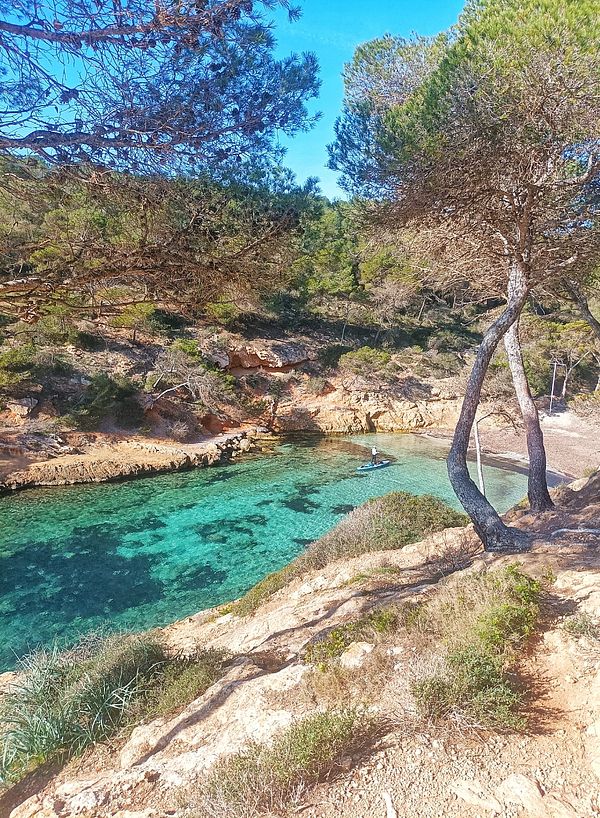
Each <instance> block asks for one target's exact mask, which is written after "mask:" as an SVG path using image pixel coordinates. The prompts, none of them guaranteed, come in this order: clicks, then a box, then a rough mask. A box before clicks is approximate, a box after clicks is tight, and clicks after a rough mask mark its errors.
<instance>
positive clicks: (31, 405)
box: [6, 397, 39, 418]
mask: <svg viewBox="0 0 600 818" xmlns="http://www.w3.org/2000/svg"><path fill="white" fill-rule="evenodd" d="M38 403H39V401H38V399H37V398H31V397H29V398H20V399H19V400H16V399H15V400H10V401H7V403H6V408H7V409H8V410H9V412H12V414H13V415H16V416H17V417H18V418H28V417H29V416H30V415H31V413H32V412H33V410H34V409H35V407H36V406H37V405H38Z"/></svg>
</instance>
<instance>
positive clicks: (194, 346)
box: [172, 338, 201, 359]
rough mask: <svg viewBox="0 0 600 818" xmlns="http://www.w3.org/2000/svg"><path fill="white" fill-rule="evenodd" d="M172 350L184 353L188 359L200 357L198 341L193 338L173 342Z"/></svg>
mask: <svg viewBox="0 0 600 818" xmlns="http://www.w3.org/2000/svg"><path fill="white" fill-rule="evenodd" d="M172 348H173V349H178V350H179V351H180V352H184V353H185V354H186V355H187V356H188V357H189V358H194V359H198V358H200V357H201V352H200V347H199V346H198V341H195V340H194V339H193V338H178V339H177V340H176V341H173V344H172Z"/></svg>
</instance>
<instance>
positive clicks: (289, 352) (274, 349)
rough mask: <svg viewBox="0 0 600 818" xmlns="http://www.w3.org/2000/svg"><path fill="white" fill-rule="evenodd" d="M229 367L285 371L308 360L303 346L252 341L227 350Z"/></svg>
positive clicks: (306, 350)
mask: <svg viewBox="0 0 600 818" xmlns="http://www.w3.org/2000/svg"><path fill="white" fill-rule="evenodd" d="M228 355H229V366H230V367H241V368H243V369H256V368H257V367H262V368H263V369H285V368H286V367H288V366H297V365H298V364H301V363H304V362H305V361H308V360H309V354H308V349H307V348H306V347H305V346H304V344H291V343H287V342H284V341H268V340H261V341H252V342H250V343H248V344H245V345H243V346H236V347H233V348H232V349H230V350H229V353H228Z"/></svg>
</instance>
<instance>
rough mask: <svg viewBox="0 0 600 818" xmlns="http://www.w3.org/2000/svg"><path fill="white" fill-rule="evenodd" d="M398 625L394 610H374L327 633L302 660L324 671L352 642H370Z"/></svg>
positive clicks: (307, 650) (312, 646)
mask: <svg viewBox="0 0 600 818" xmlns="http://www.w3.org/2000/svg"><path fill="white" fill-rule="evenodd" d="M397 625H398V615H397V613H396V610H395V609H394V608H389V607H388V608H385V607H382V608H376V609H375V610H374V611H371V612H370V613H369V614H367V615H366V616H363V617H361V618H360V619H358V620H356V621H355V622H345V623H344V624H343V625H338V627H337V628H333V630H331V631H329V633H328V634H327V636H326V637H325V638H324V639H321V640H319V641H318V642H314V643H313V644H312V645H309V646H308V648H307V649H306V651H305V654H304V660H305V661H306V662H308V663H309V664H312V665H316V666H317V667H320V668H321V669H324V668H325V667H326V666H327V664H328V663H329V662H330V661H331V660H332V659H337V658H338V657H340V656H341V655H342V653H344V651H345V650H346V649H347V648H348V646H349V645H351V644H352V642H359V641H363V642H364V641H371V640H374V639H377V638H378V637H379V636H381V635H382V634H386V633H390V632H391V631H394V630H395V629H396V626H397Z"/></svg>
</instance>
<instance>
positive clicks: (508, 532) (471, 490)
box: [448, 263, 529, 551]
mask: <svg viewBox="0 0 600 818" xmlns="http://www.w3.org/2000/svg"><path fill="white" fill-rule="evenodd" d="M528 293H529V289H528V286H527V278H526V275H525V269H524V267H523V266H522V265H521V264H519V263H515V264H513V265H512V267H511V270H510V288H509V297H508V302H507V305H506V307H505V309H504V312H503V313H502V314H501V315H500V317H499V318H497V319H496V320H495V321H494V323H493V324H492V325H491V327H489V329H488V330H487V331H486V333H485V335H484V336H483V340H482V342H481V344H480V346H479V349H478V350H477V355H476V358H475V363H474V364H473V369H472V370H471V375H470V376H469V381H468V383H467V388H466V391H465V398H464V401H463V405H462V409H461V412H460V417H459V419H458V423H457V424H456V429H455V431H454V438H453V440H452V446H451V448H450V453H449V455H448V476H449V478H450V482H451V484H452V488H453V489H454V492H455V494H456V496H457V497H458V499H459V500H460V503H461V505H462V507H463V508H464V510H465V511H466V512H467V514H468V515H469V517H470V518H471V520H472V522H473V525H474V527H475V531H476V532H477V534H478V536H479V538H480V539H481V541H482V543H483V546H484V548H485V549H486V550H488V551H509V550H515V549H519V548H521V547H522V546H523V540H524V535H523V533H522V532H520V531H517V530H515V529H511V528H509V527H508V526H506V525H505V524H504V523H503V522H502V520H501V519H500V516H499V514H498V512H497V511H496V509H495V508H494V507H493V506H492V505H491V504H490V503H489V502H488V501H487V500H486V498H485V497H484V496H483V494H482V493H481V492H480V491H479V489H478V488H477V486H476V484H475V483H474V482H473V480H472V479H471V476H470V474H469V469H468V468H467V452H468V450H469V439H470V437H471V429H472V428H473V422H474V420H475V415H476V413H477V407H478V406H479V400H480V398H481V389H482V386H483V381H484V379H485V375H486V372H487V370H488V366H489V364H490V361H491V359H492V355H493V354H494V352H495V350H496V347H497V346H498V344H499V343H500V341H501V340H502V337H503V335H504V334H505V333H506V331H507V330H508V329H509V328H510V327H511V326H512V325H513V324H514V322H515V321H516V320H517V319H518V318H519V315H520V314H521V310H522V309H523V305H524V304H525V301H526V299H527V295H528Z"/></svg>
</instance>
